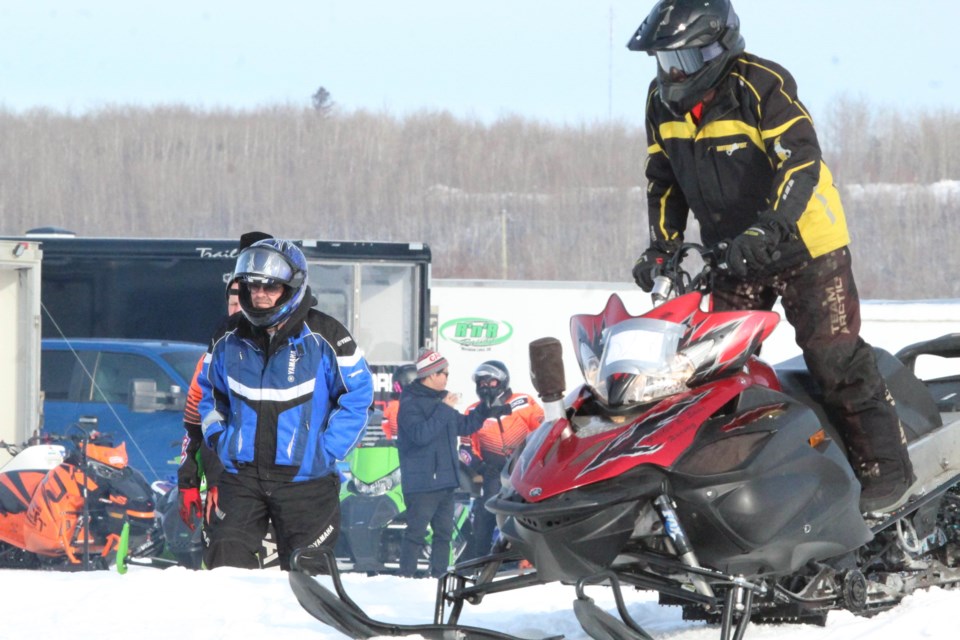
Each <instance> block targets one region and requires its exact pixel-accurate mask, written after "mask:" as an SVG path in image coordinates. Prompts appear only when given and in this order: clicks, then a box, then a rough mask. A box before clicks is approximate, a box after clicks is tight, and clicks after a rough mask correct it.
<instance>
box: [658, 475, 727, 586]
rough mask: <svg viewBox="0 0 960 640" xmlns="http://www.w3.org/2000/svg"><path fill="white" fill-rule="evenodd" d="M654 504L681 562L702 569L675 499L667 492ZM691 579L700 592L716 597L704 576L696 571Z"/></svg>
mask: <svg viewBox="0 0 960 640" xmlns="http://www.w3.org/2000/svg"><path fill="white" fill-rule="evenodd" d="M653 506H654V507H656V509H657V513H659V514H660V519H661V520H663V528H664V530H665V531H666V532H667V535H668V536H669V537H670V542H671V543H672V544H673V550H674V552H675V553H676V554H677V556H678V557H679V558H680V562H681V563H683V564H684V565H685V566H688V567H694V568H696V569H700V568H701V567H700V561H699V560H697V554H696V553H694V551H693V547H692V546H691V545H690V539H689V538H688V537H687V534H686V532H685V531H684V530H683V525H681V524H680V519H679V518H678V517H677V510H676V509H675V508H674V504H673V500H671V499H670V498H669V497H668V496H667V495H666V494H661V495H660V496H659V497H657V499H656V500H654V501H653ZM690 580H691V581H692V582H693V586H694V587H696V589H697V591H698V592H700V593H701V594H703V595H705V596H708V597H710V598H712V597H714V593H713V589H712V588H711V587H710V585H709V584H707V581H706V580H704V579H703V576H701V575H698V574H695V573H694V574H691V575H690Z"/></svg>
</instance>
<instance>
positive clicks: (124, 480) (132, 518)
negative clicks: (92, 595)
mask: <svg viewBox="0 0 960 640" xmlns="http://www.w3.org/2000/svg"><path fill="white" fill-rule="evenodd" d="M0 447H2V448H4V449H6V450H7V451H9V452H10V453H11V454H13V455H14V458H13V459H12V460H10V461H9V462H7V463H6V464H5V465H4V466H3V467H2V468H0V567H14V568H37V567H44V568H47V567H49V568H63V569H89V568H100V569H105V568H108V567H109V566H110V565H111V564H113V563H114V562H118V564H120V565H121V566H125V563H126V562H127V561H128V560H130V561H135V560H136V559H137V558H149V557H151V556H152V555H154V554H155V553H157V552H159V551H160V550H161V549H162V548H163V533H162V530H161V529H160V527H159V526H158V524H157V519H156V514H155V510H154V509H155V501H154V496H153V492H152V490H151V489H150V485H149V484H147V481H146V480H145V479H144V477H143V475H142V474H141V473H140V472H139V471H137V470H135V469H132V468H131V467H129V466H127V449H126V444H125V443H120V444H119V445H117V446H114V445H113V443H112V442H111V441H110V440H109V438H107V437H104V436H102V435H100V434H96V433H94V434H92V435H90V436H89V437H87V436H86V434H84V436H82V437H64V436H56V437H54V438H48V439H45V440H43V441H39V440H37V439H34V440H33V441H31V443H28V445H27V446H25V447H20V446H17V445H9V444H6V443H0Z"/></svg>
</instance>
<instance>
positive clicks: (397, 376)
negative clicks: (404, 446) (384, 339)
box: [380, 364, 417, 440]
mask: <svg viewBox="0 0 960 640" xmlns="http://www.w3.org/2000/svg"><path fill="white" fill-rule="evenodd" d="M416 379H417V367H416V365H413V364H402V365H400V366H399V367H397V370H396V371H394V372H393V392H392V393H391V394H390V402H388V403H387V406H386V407H384V408H383V422H382V423H381V424H380V426H381V428H382V429H383V435H385V436H386V437H387V440H393V439H394V438H396V437H397V412H398V411H400V393H401V392H402V391H403V388H404V387H406V386H407V385H408V384H410V383H411V382H413V381H414V380H416Z"/></svg>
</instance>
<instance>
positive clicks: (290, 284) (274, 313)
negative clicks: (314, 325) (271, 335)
mask: <svg viewBox="0 0 960 640" xmlns="http://www.w3.org/2000/svg"><path fill="white" fill-rule="evenodd" d="M233 278H234V279H235V280H236V281H237V283H238V284H239V288H240V296H239V297H240V309H241V310H242V311H243V315H244V316H245V317H246V318H247V320H249V321H250V323H251V324H253V325H255V326H258V327H263V328H269V327H272V326H275V325H278V324H280V323H281V322H283V321H284V320H286V319H287V318H289V317H290V314H291V313H293V311H294V310H295V309H296V308H297V307H299V306H300V303H301V302H302V301H303V297H304V295H306V291H307V259H306V258H305V257H304V255H303V252H302V251H301V250H300V248H299V247H298V246H297V245H295V244H293V243H292V242H290V241H289V240H277V239H276V238H270V239H268V240H260V241H259V242H255V243H254V244H252V245H250V246H249V247H247V248H246V249H244V250H243V251H241V252H240V255H239V256H237V266H236V268H235V269H234V271H233ZM251 282H254V283H258V284H274V283H279V284H282V285H283V295H281V296H280V298H279V299H278V300H277V304H276V305H274V306H272V307H270V308H269V309H258V308H256V307H254V306H253V301H252V300H251V298H250V288H249V287H248V286H247V285H248V284H249V283H251Z"/></svg>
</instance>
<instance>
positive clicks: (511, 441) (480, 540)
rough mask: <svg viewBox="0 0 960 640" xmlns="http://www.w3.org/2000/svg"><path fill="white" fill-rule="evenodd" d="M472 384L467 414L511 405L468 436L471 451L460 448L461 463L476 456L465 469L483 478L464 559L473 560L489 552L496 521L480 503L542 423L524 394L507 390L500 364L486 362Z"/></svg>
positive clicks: (491, 493)
mask: <svg viewBox="0 0 960 640" xmlns="http://www.w3.org/2000/svg"><path fill="white" fill-rule="evenodd" d="M473 381H474V383H475V384H476V385H477V397H478V398H479V401H478V402H475V403H474V404H472V405H470V407H469V408H468V409H467V413H469V412H471V411H473V410H474V409H475V408H476V407H477V406H478V405H479V404H480V403H481V402H485V403H486V404H488V405H490V406H497V405H502V404H508V405H510V408H511V409H512V412H511V413H510V415H506V416H500V417H494V418H487V420H485V421H484V423H483V426H482V427H481V428H480V430H479V431H477V432H475V433H474V434H473V435H471V436H470V451H469V452H467V451H464V450H463V448H461V460H463V458H464V457H465V456H469V455H470V454H471V453H472V454H473V455H474V456H476V458H477V460H476V464H470V463H471V462H472V461H468V460H464V462H465V463H466V464H468V466H470V467H471V468H473V469H475V470H477V471H479V474H480V476H481V477H482V478H483V485H482V488H481V492H480V496H481V497H480V504H481V506H480V508H478V509H476V510H475V511H474V526H473V540H472V543H471V548H470V549H467V553H466V554H465V555H466V558H475V557H478V556H481V555H485V554H486V553H489V552H490V547H491V546H492V543H493V532H494V529H496V526H497V521H496V518H495V517H494V515H493V514H492V513H490V512H489V511H487V510H486V509H484V508H483V506H482V505H483V503H485V502H486V501H487V500H489V499H490V498H491V497H493V496H494V495H496V494H497V493H498V492H499V491H500V472H501V471H502V470H503V467H504V466H505V465H506V463H507V458H509V457H510V455H511V454H512V453H513V452H514V451H516V449H517V448H518V447H519V446H520V445H521V444H522V443H523V441H524V440H525V439H526V437H527V434H529V433H530V432H531V431H534V430H535V429H536V428H537V427H539V426H540V423H541V422H543V407H541V406H540V405H539V404H538V403H537V401H536V400H535V399H534V398H533V397H532V396H529V395H527V394H525V393H514V392H513V391H512V390H511V389H510V372H509V371H508V370H507V367H506V365H505V364H503V363H502V362H500V361H499V360H488V361H486V362H484V363H483V364H481V365H480V366H479V367H477V369H476V370H475V371H474V372H473Z"/></svg>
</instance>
